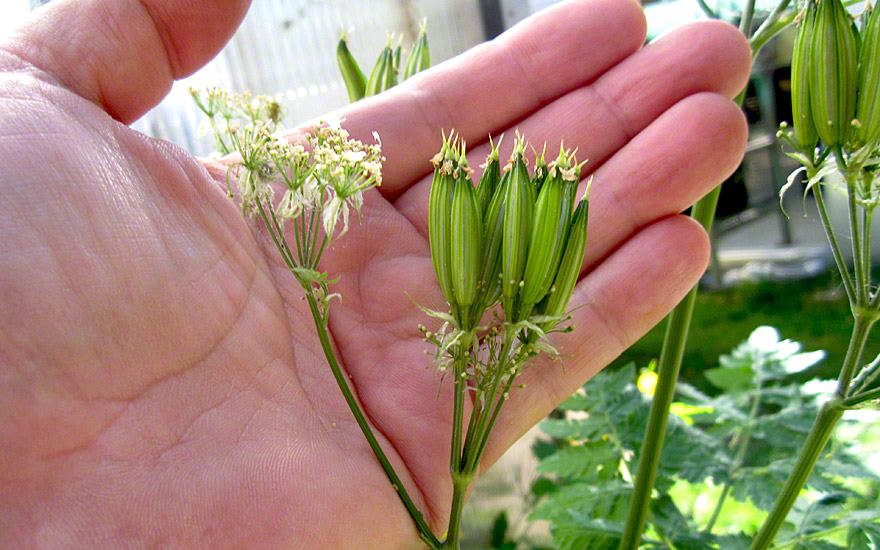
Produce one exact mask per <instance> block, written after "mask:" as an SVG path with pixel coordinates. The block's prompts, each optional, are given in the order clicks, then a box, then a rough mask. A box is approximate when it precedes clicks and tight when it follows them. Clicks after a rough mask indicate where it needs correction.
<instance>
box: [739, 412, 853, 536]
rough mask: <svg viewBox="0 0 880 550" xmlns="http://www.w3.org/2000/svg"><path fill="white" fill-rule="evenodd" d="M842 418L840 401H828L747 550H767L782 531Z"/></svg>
mask: <svg viewBox="0 0 880 550" xmlns="http://www.w3.org/2000/svg"><path fill="white" fill-rule="evenodd" d="M841 416H843V408H841V406H840V402H839V401H830V402H828V403H825V405H823V406H822V409H821V410H820V411H819V415H818V416H817V417H816V422H815V423H814V424H813V427H812V429H811V430H810V433H809V435H807V441H806V443H804V446H803V448H802V449H801V451H800V453H799V454H798V457H797V461H796V462H795V465H794V469H793V470H792V472H791V475H789V477H788V479H787V480H786V482H785V486H784V487H783V489H782V492H781V493H780V494H779V497H777V499H776V503H775V504H774V505H773V509H772V510H771V511H770V515H769V516H767V519H766V520H765V521H764V524H763V525H762V526H761V530H760V531H758V534H757V535H756V536H755V539H754V541H752V546H751V547H750V550H766V549H767V548H769V547H770V545H771V544H772V543H773V539H774V538H775V537H776V533H777V532H778V531H779V528H780V527H782V524H783V523H784V522H785V518H786V517H787V516H788V512H789V511H790V510H791V507H792V506H793V505H794V502H795V500H797V497H798V494H799V493H800V491H801V489H802V488H803V486H804V485H805V484H806V482H807V479H808V478H809V477H810V473H811V472H812V471H813V467H814V466H815V465H816V461H818V459H819V455H820V454H821V453H822V451H823V450H824V449H825V445H826V444H827V443H828V440H829V439H830V438H831V433H832V432H833V431H834V427H835V426H836V425H837V422H838V421H839V420H840V418H841Z"/></svg>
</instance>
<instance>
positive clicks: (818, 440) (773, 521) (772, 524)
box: [750, 315, 873, 550]
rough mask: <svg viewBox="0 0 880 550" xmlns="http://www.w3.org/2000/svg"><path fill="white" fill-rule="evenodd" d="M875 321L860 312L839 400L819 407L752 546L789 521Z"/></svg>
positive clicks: (757, 547)
mask: <svg viewBox="0 0 880 550" xmlns="http://www.w3.org/2000/svg"><path fill="white" fill-rule="evenodd" d="M872 324H873V321H872V320H870V319H869V320H865V319H864V318H863V317H862V316H860V315H856V319H855V325H854V326H853V331H852V336H851V338H850V341H849V346H848V347H847V351H846V358H845V359H844V361H843V366H842V367H841V369H840V378H839V379H838V384H837V391H836V392H835V400H834V401H830V402H828V403H826V404H825V405H823V406H822V409H821V410H820V411H819V415H818V416H817V417H816V421H815V423H814V424H813V427H812V428H811V429H810V433H809V434H807V441H806V442H805V443H804V446H803V447H802V448H801V450H800V453H798V457H797V461H796V462H795V465H794V468H793V470H792V472H791V474H789V476H788V479H787V480H786V482H785V486H784V487H783V489H782V492H781V493H780V494H779V496H778V497H777V499H776V502H775V503H774V504H773V509H772V510H770V515H769V516H767V519H766V520H765V521H764V524H763V525H762V526H761V530H760V531H758V535H757V536H756V537H755V540H754V541H753V542H752V546H751V547H750V550H766V549H767V548H769V547H770V545H771V544H772V543H773V539H774V538H775V537H776V533H777V532H778V531H779V528H780V527H782V524H783V523H784V522H785V518H786V517H787V516H788V512H789V511H790V510H791V507H792V506H793V505H794V502H795V500H797V497H798V494H799V493H800V491H801V489H802V488H803V486H804V484H805V483H806V482H807V479H808V478H809V477H810V473H811V472H812V471H813V468H814V467H815V465H816V461H817V460H818V459H819V455H820V454H821V453H822V450H823V449H824V448H825V445H826V444H827V443H828V439H829V438H830V437H831V433H832V432H833V430H834V427H835V426H836V425H837V422H838V421H839V420H840V418H841V416H843V412H844V407H843V401H844V398H845V397H846V396H847V393H848V391H849V384H850V382H851V381H852V374H853V373H854V372H855V369H856V367H857V366H858V364H859V361H860V360H861V356H862V350H863V349H864V347H865V342H867V340H868V334H869V332H870V330H871V325H872Z"/></svg>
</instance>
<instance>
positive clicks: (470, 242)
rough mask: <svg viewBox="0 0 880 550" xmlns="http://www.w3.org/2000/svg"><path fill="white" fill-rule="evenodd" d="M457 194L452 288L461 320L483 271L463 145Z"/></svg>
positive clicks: (480, 236)
mask: <svg viewBox="0 0 880 550" xmlns="http://www.w3.org/2000/svg"><path fill="white" fill-rule="evenodd" d="M453 178H455V192H454V194H453V197H452V213H451V220H450V221H451V227H450V242H451V243H452V252H451V260H452V261H451V266H452V288H453V290H454V292H455V301H456V303H457V304H458V306H459V307H460V308H461V311H462V317H464V318H467V317H468V315H467V310H468V308H469V306H470V305H471V304H472V303H473V302H474V299H475V298H476V295H477V282H478V278H479V275H480V271H481V268H482V260H481V258H480V255H481V253H482V252H483V228H482V220H481V219H480V207H479V205H478V204H477V190H476V189H475V188H474V183H473V181H471V178H470V168H468V165H467V159H466V158H465V151H464V143H462V146H461V158H460V160H459V163H458V166H456V168H455V170H454V171H453Z"/></svg>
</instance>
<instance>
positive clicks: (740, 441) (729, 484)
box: [703, 378, 762, 533]
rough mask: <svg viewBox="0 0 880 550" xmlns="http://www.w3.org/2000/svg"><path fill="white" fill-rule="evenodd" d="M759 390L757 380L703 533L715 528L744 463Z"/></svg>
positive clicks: (759, 384)
mask: <svg viewBox="0 0 880 550" xmlns="http://www.w3.org/2000/svg"><path fill="white" fill-rule="evenodd" d="M761 389H762V379H761V378H758V383H757V386H756V387H755V400H754V401H752V406H751V407H750V409H749V417H748V419H747V420H746V424H745V425H744V426H743V427H742V430H740V432H739V434H738V435H737V438H736V439H737V441H736V452H735V453H734V457H733V462H732V463H731V464H730V467H729V468H728V469H727V480H726V481H725V482H724V488H723V489H722V490H721V495H720V496H719V497H718V502H717V503H716V504H715V509H714V510H713V511H712V517H710V518H709V523H707V524H706V528H705V529H704V530H703V532H704V533H711V532H712V529H713V528H714V527H715V522H716V521H718V517H719V516H720V515H721V508H722V506H724V501H725V500H727V496H728V495H729V494H730V490H731V489H732V488H733V478H734V476H735V475H736V472H737V471H738V470H739V469H740V468H741V467H742V465H743V462H744V461H745V458H746V451H747V450H748V448H749V443H751V440H752V424H754V422H755V419H757V418H758V412H759V411H760V410H761Z"/></svg>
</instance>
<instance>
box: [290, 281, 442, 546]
mask: <svg viewBox="0 0 880 550" xmlns="http://www.w3.org/2000/svg"><path fill="white" fill-rule="evenodd" d="M304 289H305V291H306V299H307V300H308V302H309V309H310V310H311V312H312V318H313V319H314V321H315V329H316V330H317V332H318V338H319V340H320V341H321V349H323V350H324V356H325V357H326V358H327V363H328V364H329V365H330V370H331V371H332V372H333V377H334V378H335V379H336V384H337V385H338V386H339V389H340V391H342V396H343V397H344V398H345V402H346V403H347V404H348V408H349V409H350V410H351V414H353V415H354V418H355V421H357V424H358V426H359V427H360V429H361V431H362V432H363V434H364V437H365V438H366V439H367V443H369V445H370V448H371V449H372V450H373V453H374V454H375V455H376V459H377V460H379V463H380V464H381V465H382V469H383V470H385V474H386V475H387V476H388V479H389V480H390V481H391V485H392V487H394V490H395V491H397V495H398V496H399V497H400V500H401V501H402V502H403V505H404V506H405V507H406V510H407V511H408V512H409V515H410V516H412V519H413V521H414V522H415V524H416V527H417V528H418V531H419V536H420V537H421V538H422V540H423V541H424V542H425V544H427V545H428V546H429V547H430V548H431V549H432V550H438V549H439V548H440V541H439V540H437V537H435V536H434V534H433V533H432V532H431V528H430V527H428V524H427V523H426V522H425V519H424V517H423V516H422V513H421V512H420V511H419V509H418V508H417V507H416V505H415V504H414V503H413V501H412V499H411V498H410V496H409V494H408V493H407V492H406V488H405V487H404V485H403V483H402V482H401V481H400V478H399V477H398V476H397V472H395V471H394V467H392V466H391V462H390V461H389V460H388V457H387V456H385V451H383V450H382V447H381V446H380V445H379V442H378V441H377V440H376V436H375V435H373V430H372V429H371V428H370V425H369V424H368V423H367V419H366V418H365V417H364V414H363V412H361V408H360V406H359V405H358V403H357V400H356V399H355V397H354V394H352V392H351V388H349V387H348V381H347V380H346V379H345V375H344V374H343V372H342V367H340V366H339V362H338V361H337V360H336V354H335V353H334V351H333V346H331V345H330V338H329V336H328V334H327V328H326V327H325V326H324V323H323V317H322V316H321V311H320V309H319V308H318V302H317V301H316V300H315V296H314V294H313V293H312V291H311V288H306V287H304Z"/></svg>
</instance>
